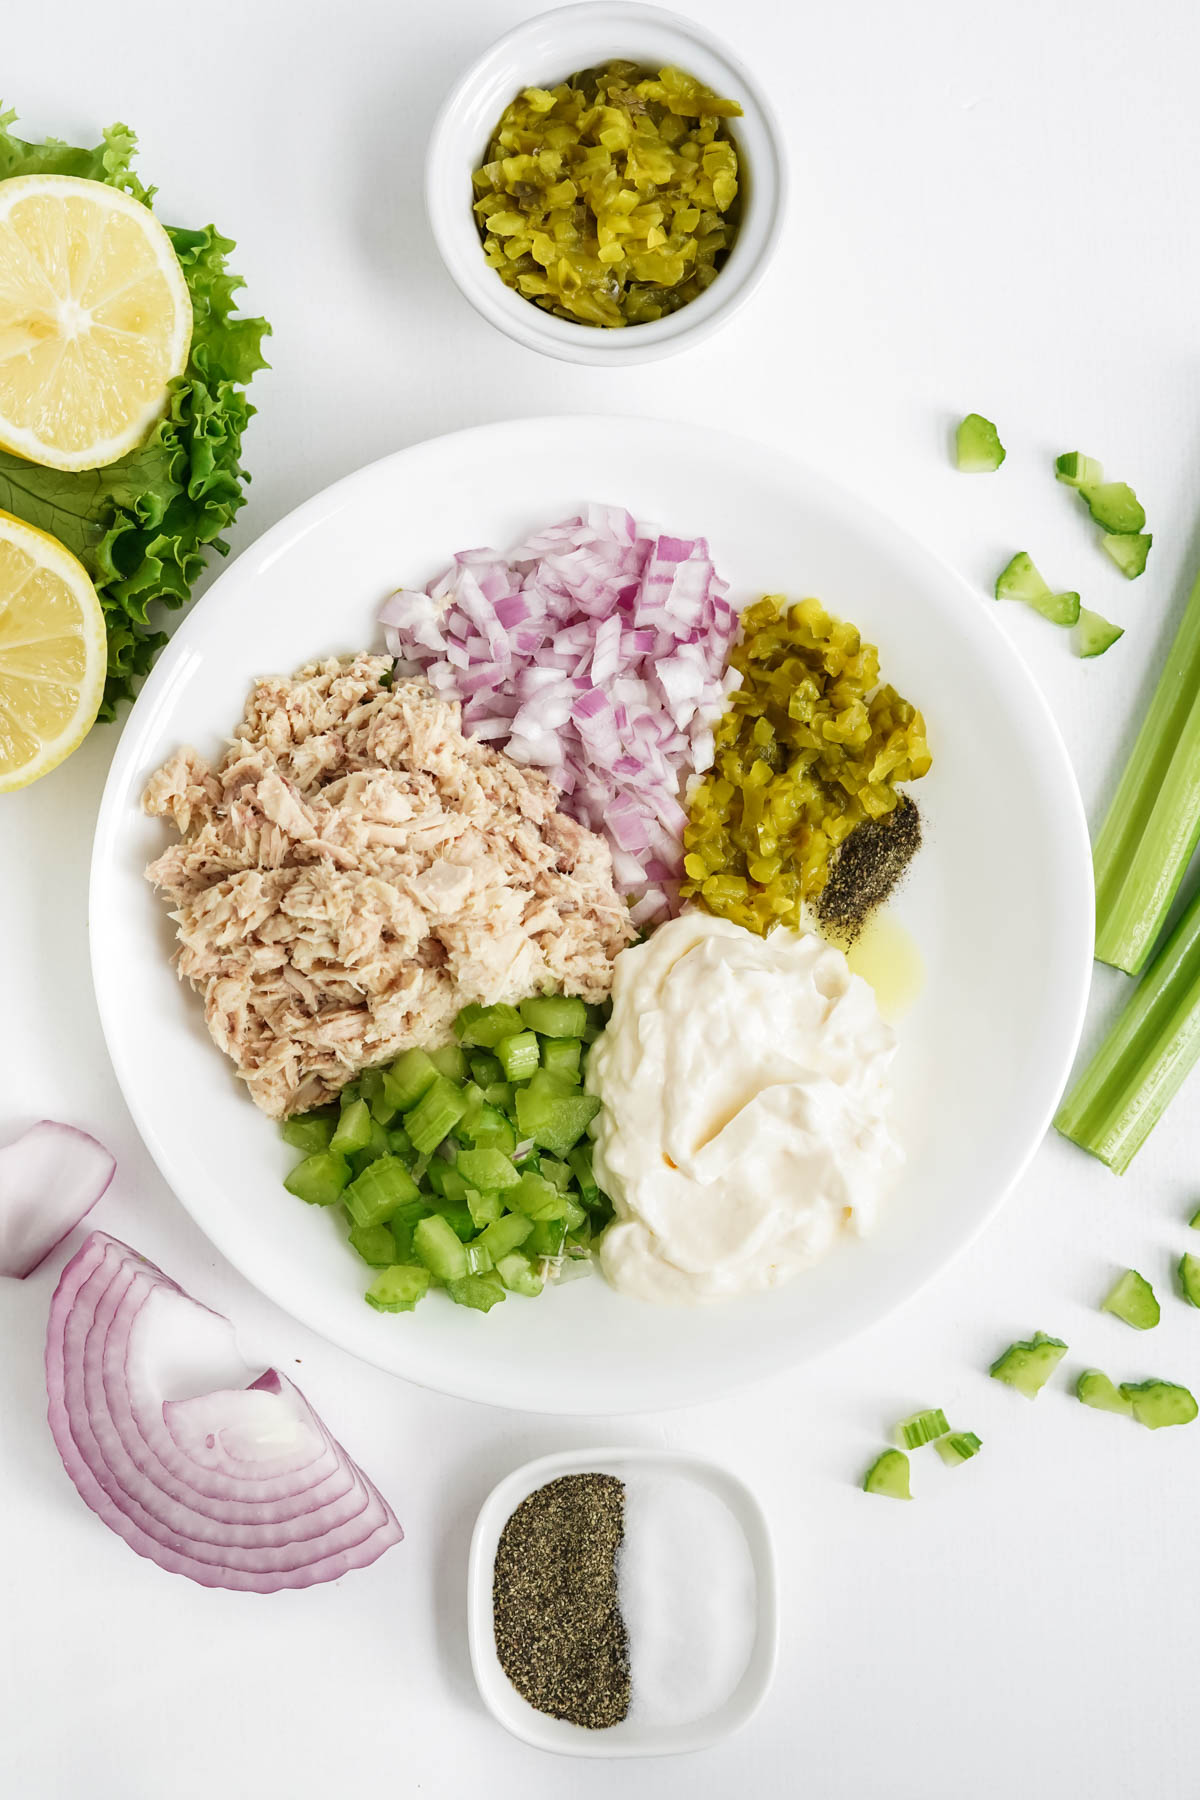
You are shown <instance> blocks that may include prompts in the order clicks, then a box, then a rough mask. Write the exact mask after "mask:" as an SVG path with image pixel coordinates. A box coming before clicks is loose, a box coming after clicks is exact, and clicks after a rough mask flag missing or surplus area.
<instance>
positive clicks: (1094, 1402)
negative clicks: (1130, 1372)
mask: <svg viewBox="0 0 1200 1800" xmlns="http://www.w3.org/2000/svg"><path fill="white" fill-rule="evenodd" d="M1075 1393H1076V1395H1077V1396H1078V1398H1079V1399H1080V1400H1082V1401H1083V1404H1084V1405H1085V1406H1094V1407H1095V1408H1096V1409H1097V1411H1099V1412H1114V1413H1123V1414H1124V1415H1125V1416H1126V1418H1132V1416H1133V1402H1132V1401H1131V1400H1127V1399H1126V1398H1125V1396H1124V1394H1123V1393H1121V1391H1120V1389H1119V1388H1116V1387H1114V1386H1113V1384H1112V1382H1111V1381H1110V1380H1109V1379H1108V1376H1107V1375H1103V1374H1101V1372H1100V1370H1099V1369H1085V1370H1084V1371H1083V1373H1082V1375H1081V1376H1080V1377H1079V1380H1078V1381H1077V1382H1076V1383H1075Z"/></svg>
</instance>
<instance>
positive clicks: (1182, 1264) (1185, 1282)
mask: <svg viewBox="0 0 1200 1800" xmlns="http://www.w3.org/2000/svg"><path fill="white" fill-rule="evenodd" d="M1179 1291H1180V1293H1181V1294H1182V1295H1183V1297H1184V1299H1185V1300H1186V1301H1187V1303H1188V1305H1189V1306H1200V1256H1193V1255H1192V1253H1191V1251H1190V1250H1189V1251H1187V1252H1185V1254H1184V1255H1183V1256H1181V1257H1180V1259H1179Z"/></svg>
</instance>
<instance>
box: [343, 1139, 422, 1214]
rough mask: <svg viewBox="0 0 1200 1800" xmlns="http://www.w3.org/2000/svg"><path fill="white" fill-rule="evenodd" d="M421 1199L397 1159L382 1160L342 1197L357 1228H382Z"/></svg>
mask: <svg viewBox="0 0 1200 1800" xmlns="http://www.w3.org/2000/svg"><path fill="white" fill-rule="evenodd" d="M417 1197H418V1189H417V1184H416V1182H415V1181H414V1180H413V1178H412V1176H411V1175H410V1174H409V1172H408V1170H407V1169H406V1168H405V1166H404V1164H403V1163H402V1162H401V1161H400V1158H399V1157H398V1156H381V1157H379V1159H378V1160H377V1161H376V1162H373V1163H372V1164H371V1165H370V1167H369V1168H366V1169H364V1170H363V1172H362V1174H361V1175H358V1176H356V1177H355V1179H354V1180H353V1181H352V1182H351V1184H350V1186H349V1187H348V1188H347V1189H346V1191H345V1193H344V1194H343V1195H342V1200H343V1202H344V1203H345V1207H346V1211H347V1212H348V1213H349V1214H350V1217H351V1218H352V1219H353V1220H354V1223H355V1224H356V1225H362V1226H366V1225H379V1224H382V1222H383V1221H384V1219H388V1218H390V1217H391V1215H392V1214H393V1213H394V1212H395V1211H396V1209H397V1207H400V1206H404V1205H405V1204H406V1203H407V1202H408V1201H410V1200H415V1199H417Z"/></svg>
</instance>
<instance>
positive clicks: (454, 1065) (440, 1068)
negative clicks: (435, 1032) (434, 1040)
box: [428, 1044, 468, 1082]
mask: <svg viewBox="0 0 1200 1800" xmlns="http://www.w3.org/2000/svg"><path fill="white" fill-rule="evenodd" d="M428 1054H429V1060H430V1062H431V1063H432V1064H433V1066H434V1068H435V1069H436V1070H437V1072H438V1074H439V1075H444V1076H445V1077H446V1079H447V1081H458V1082H461V1081H465V1080H466V1079H467V1074H468V1069H467V1053H466V1051H465V1050H464V1049H463V1048H462V1045H461V1044H439V1046H438V1048H437V1049H436V1050H430V1051H429V1053H428Z"/></svg>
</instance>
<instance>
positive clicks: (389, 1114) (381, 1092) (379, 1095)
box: [367, 1074, 400, 1125]
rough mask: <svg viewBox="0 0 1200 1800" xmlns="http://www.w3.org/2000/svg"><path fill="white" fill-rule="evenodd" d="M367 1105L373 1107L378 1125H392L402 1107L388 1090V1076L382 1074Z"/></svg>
mask: <svg viewBox="0 0 1200 1800" xmlns="http://www.w3.org/2000/svg"><path fill="white" fill-rule="evenodd" d="M367 1105H368V1106H369V1107H370V1108H371V1117H372V1118H373V1119H374V1121H375V1123H376V1124H377V1125H390V1124H391V1122H392V1120H393V1119H394V1118H395V1116H396V1114H397V1113H398V1112H399V1111H400V1108H399V1107H398V1106H397V1105H396V1102H395V1101H394V1100H393V1099H392V1096H391V1094H390V1093H389V1092H388V1085H387V1076H386V1074H381V1075H380V1078H379V1086H378V1088H377V1089H376V1090H375V1092H374V1093H373V1094H372V1095H371V1098H370V1099H369V1100H368V1102H367Z"/></svg>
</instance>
